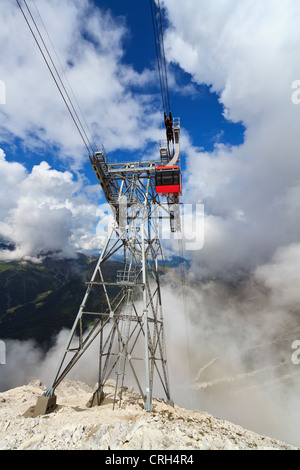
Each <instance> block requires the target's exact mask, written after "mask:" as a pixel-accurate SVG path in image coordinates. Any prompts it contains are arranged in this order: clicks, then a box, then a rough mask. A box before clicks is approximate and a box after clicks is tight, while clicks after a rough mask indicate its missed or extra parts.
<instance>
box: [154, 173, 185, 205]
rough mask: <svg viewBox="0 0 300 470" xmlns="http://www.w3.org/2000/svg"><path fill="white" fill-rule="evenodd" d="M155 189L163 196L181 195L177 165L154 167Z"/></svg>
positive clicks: (180, 181) (180, 180)
mask: <svg viewBox="0 0 300 470" xmlns="http://www.w3.org/2000/svg"><path fill="white" fill-rule="evenodd" d="M155 189H156V192H157V193H158V194H161V195H162V196H165V197H176V196H181V195H182V179H181V170H180V167H179V166H178V165H172V166H161V165H160V166H157V167H156V169H155Z"/></svg>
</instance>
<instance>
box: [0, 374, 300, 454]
mask: <svg viewBox="0 0 300 470" xmlns="http://www.w3.org/2000/svg"><path fill="white" fill-rule="evenodd" d="M43 392H44V388H43V386H42V385H41V384H40V382H39V381H34V382H31V383H30V384H28V385H26V386H22V387H18V388H15V389H13V390H9V391H6V392H4V393H1V394H0V450H107V449H110V450H132V451H135V450H153V451H155V450H188V451H193V450H298V449H297V448H295V447H293V446H291V445H288V444H285V443H283V442H280V441H277V440H275V439H272V438H269V437H267V436H262V435H259V434H256V433H254V432H252V431H249V430H246V429H244V428H242V427H240V426H237V425H235V424H233V423H230V422H228V421H224V420H221V419H218V418H215V417H213V416H211V415H210V414H208V413H205V412H200V411H191V410H186V409H183V408H179V407H177V406H176V405H175V406H174V407H172V406H170V405H168V404H166V403H165V402H164V401H163V400H159V399H157V400H154V403H153V405H154V410H153V412H147V411H145V410H144V409H143V407H142V406H141V403H140V401H139V399H138V396H137V395H135V393H134V392H133V391H132V390H126V391H125V392H123V393H122V398H123V400H122V402H121V404H120V405H118V404H117V405H116V406H115V409H114V410H113V407H112V397H113V384H112V383H108V384H107V387H106V390H105V392H106V400H105V402H104V404H103V405H101V406H100V407H94V408H88V407H87V406H86V404H87V402H88V400H89V399H90V397H91V394H92V392H93V390H92V389H91V388H90V387H88V386H87V385H86V384H84V383H82V382H76V381H72V382H71V381H64V382H62V384H61V385H60V386H59V387H58V388H57V390H56V394H57V402H58V405H59V406H58V407H57V409H56V410H55V412H53V413H51V414H48V415H45V416H38V417H36V418H30V417H27V418H25V417H24V414H25V413H26V411H27V410H28V408H29V407H30V406H33V405H35V403H36V400H37V398H38V397H39V396H40V395H41V394H42V393H43Z"/></svg>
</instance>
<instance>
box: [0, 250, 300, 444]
mask: <svg viewBox="0 0 300 470" xmlns="http://www.w3.org/2000/svg"><path fill="white" fill-rule="evenodd" d="M291 251H292V252H293V256H292V254H291ZM298 251H299V248H298V246H293V247H290V248H289V249H286V250H283V251H282V252H281V253H280V254H279V255H277V256H275V257H274V259H273V261H272V263H270V264H266V265H264V266H260V267H259V268H257V269H256V270H254V271H253V272H252V273H249V274H248V275H247V276H246V275H245V276H244V277H243V278H239V279H238V280H236V281H230V282H227V281H224V280H221V279H218V280H216V279H214V280H206V281H203V280H202V281H197V280H195V278H194V277H193V273H192V272H190V271H188V270H186V283H185V284H184V285H182V284H181V283H180V282H179V279H180V276H179V272H177V271H176V269H175V270H173V269H172V270H168V272H167V273H166V274H165V275H164V276H162V300H163V307H164V319H165V331H166V346H167V355H168V366H169V374H170V386H171V396H172V399H173V400H174V402H175V404H176V405H178V406H181V407H185V408H187V409H194V410H202V411H206V412H208V413H210V414H212V415H214V416H216V417H218V418H221V419H226V420H229V421H232V422H233V423H235V424H239V425H241V426H243V427H245V428H247V429H250V430H253V431H255V432H258V433H261V434H265V435H268V436H270V437H273V438H276V439H279V440H282V441H284V442H287V443H290V444H294V445H298V446H299V445H300V438H299V433H298V429H299V425H300V413H299V412H298V409H299V407H298V391H299V385H300V365H297V364H295V363H293V361H292V354H293V352H294V350H293V349H292V344H293V342H294V341H295V340H297V339H300V326H299V314H300V310H298V305H299V301H300V299H299V296H300V294H299V293H298V295H296V293H297V288H296V287H297V286H296V283H295V280H296V276H294V274H293V273H294V271H293V270H292V269H291V265H294V264H295V262H296V261H295V252H298ZM284 266H285V268H284ZM283 269H285V271H284V272H285V276H283V278H282V280H281V282H279V277H278V275H277V276H276V273H277V274H278V272H282V270H283ZM289 272H290V273H291V277H290V278H289V277H288V273H289ZM271 273H273V277H272V276H271ZM293 277H294V279H292V278H293ZM191 278H192V279H193V280H191ZM287 286H288V287H289V291H290V292H294V296H292V295H290V294H289V295H286V296H284V292H285V291H286V289H287ZM280 288H281V290H282V291H281V292H280ZM68 336H69V331H67V330H63V331H61V332H60V333H59V335H58V336H57V337H56V341H55V344H54V346H53V347H52V348H51V349H50V350H49V351H48V352H47V353H46V354H45V353H44V352H43V351H42V350H41V349H40V348H39V347H38V346H37V345H36V344H35V343H34V342H33V341H26V342H20V341H6V342H5V343H6V352H7V358H6V365H3V366H1V369H0V370H1V377H0V391H4V390H7V389H11V388H14V387H17V386H21V385H24V384H28V383H29V382H30V381H32V380H35V379H40V380H41V381H42V383H43V384H44V385H45V386H46V387H48V386H49V385H50V384H51V381H52V379H53V376H54V373H55V371H56V368H57V366H58V363H59V360H60V357H61V354H62V352H63V350H64V348H65V346H66V342H67V339H68ZM97 348H98V342H97V341H94V343H93V344H92V345H91V346H90V348H89V349H88V350H87V351H86V353H85V354H84V355H83V356H82V358H81V359H80V360H79V362H78V364H77V365H76V366H75V367H74V368H73V369H72V370H71V371H70V373H69V374H68V375H67V377H66V378H67V379H72V380H82V381H84V382H85V383H87V384H88V385H90V386H91V387H94V386H95V384H96V382H97V378H98V375H97V370H98V361H97V360H95V357H97V353H96V350H97ZM112 378H114V377H112ZM141 382H143V381H142V380H141Z"/></svg>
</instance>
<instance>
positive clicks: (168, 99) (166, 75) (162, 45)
mask: <svg viewBox="0 0 300 470" xmlns="http://www.w3.org/2000/svg"><path fill="white" fill-rule="evenodd" d="M157 4H158V12H159V24H160V35H161V48H162V61H163V67H164V73H165V87H166V99H167V104H168V106H169V109H168V110H169V112H170V111H171V105H170V96H169V85H168V74H167V63H166V54H165V45H164V34H163V26H162V16H161V8H160V4H159V0H157Z"/></svg>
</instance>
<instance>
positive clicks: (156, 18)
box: [150, 0, 171, 115]
mask: <svg viewBox="0 0 300 470" xmlns="http://www.w3.org/2000/svg"><path fill="white" fill-rule="evenodd" d="M156 2H157V5H156ZM156 2H155V0H150V6H151V16H152V25H153V32H154V40H155V50H156V59H157V66H158V74H159V80H160V89H161V97H162V104H163V110H164V113H165V115H168V114H170V112H171V106H170V96H169V85H168V74H167V65H166V56H165V47H164V36H163V26H162V15H161V8H160V3H159V0H156Z"/></svg>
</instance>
